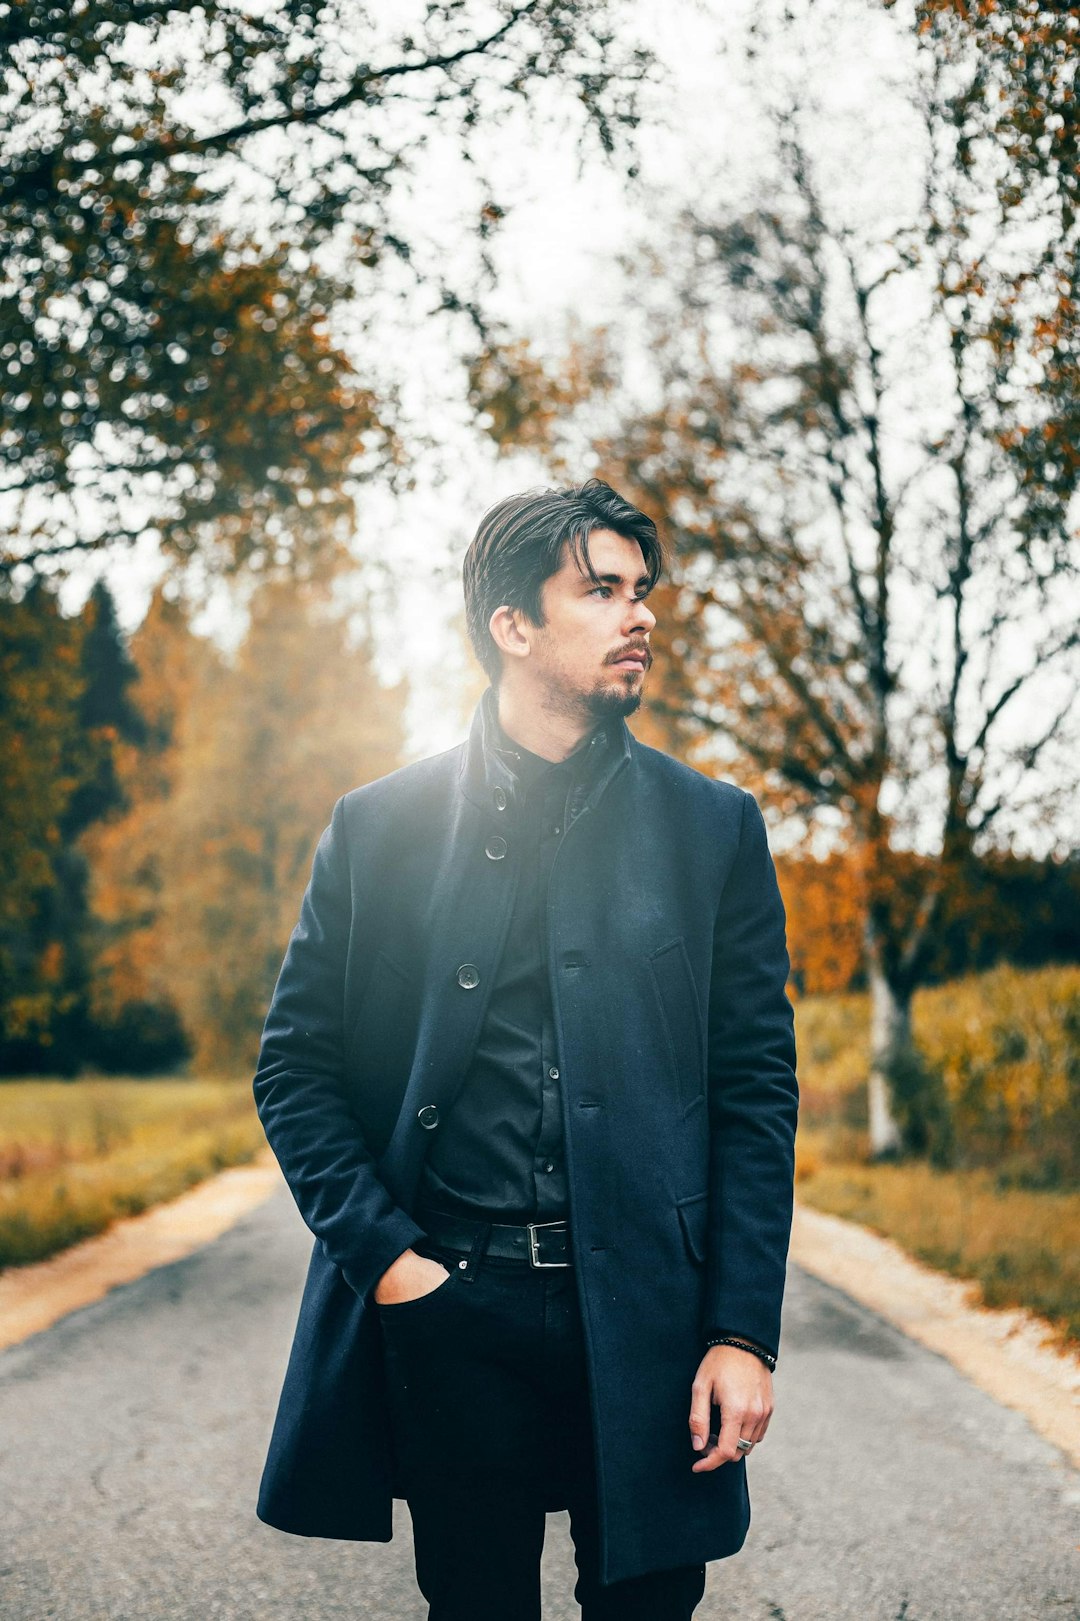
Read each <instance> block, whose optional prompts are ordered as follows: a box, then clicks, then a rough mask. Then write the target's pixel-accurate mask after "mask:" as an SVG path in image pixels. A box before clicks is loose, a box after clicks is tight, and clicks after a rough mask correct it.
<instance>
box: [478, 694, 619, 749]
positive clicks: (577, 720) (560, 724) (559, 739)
mask: <svg viewBox="0 0 1080 1621" xmlns="http://www.w3.org/2000/svg"><path fill="white" fill-rule="evenodd" d="M496 704H497V707H498V711H499V725H500V726H501V727H502V729H503V731H504V732H505V733H506V735H507V737H510V738H513V740H514V742H515V743H520V744H521V746H522V748H523V749H528V750H529V751H530V753H532V754H539V755H540V756H541V758H542V759H545V760H565V759H566V756H567V755H568V754H570V753H571V752H572V751H573V750H574V749H575V748H576V747H577V745H578V744H579V743H580V742H581V740H582V738H583V737H584V736H585V735H586V734H587V733H588V732H591V731H592V729H593V727H594V726H595V725H596V716H595V715H588V714H567V713H565V712H564V711H563V710H559V709H555V708H553V707H552V706H551V705H550V704H546V703H544V701H543V700H542V699H538V698H537V697H536V696H535V695H534V694H532V693H529V694H526V693H522V692H520V691H515V689H514V688H513V687H512V686H510V685H508V684H507V682H506V681H505V680H504V681H503V684H502V687H501V688H500V689H499V691H498V692H497V694H496Z"/></svg>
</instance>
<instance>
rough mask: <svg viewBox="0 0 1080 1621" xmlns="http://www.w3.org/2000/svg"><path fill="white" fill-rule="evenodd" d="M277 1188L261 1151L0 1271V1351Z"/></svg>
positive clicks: (268, 1157)
mask: <svg viewBox="0 0 1080 1621" xmlns="http://www.w3.org/2000/svg"><path fill="white" fill-rule="evenodd" d="M282 1185H283V1183H282V1177H281V1172H280V1171H279V1169H278V1166H277V1162H276V1160H275V1159H274V1157H273V1155H272V1154H271V1152H270V1150H269V1149H264V1150H263V1152H262V1153H261V1154H260V1155H259V1157H258V1158H257V1159H255V1160H253V1161H252V1163H251V1164H250V1165H234V1166H233V1167H232V1168H231V1169H229V1170H227V1171H221V1172H219V1173H218V1175H217V1176H212V1177H208V1178H207V1180H206V1181H205V1182H200V1183H198V1185H197V1186H196V1187H194V1188H190V1189H189V1190H188V1192H187V1193H182V1194H181V1195H180V1196H179V1198H176V1199H170V1200H168V1202H167V1203H165V1204H159V1205H155V1206H154V1208H153V1209H152V1210H145V1211H143V1212H142V1214H141V1215H138V1216H129V1217H127V1218H126V1219H125V1220H123V1221H117V1222H114V1223H113V1225H112V1226H111V1227H109V1228H108V1229H107V1230H106V1231H105V1232H103V1233H99V1234H98V1235H97V1236H96V1237H94V1238H88V1239H86V1240H84V1242H83V1243H81V1244H74V1245H72V1247H71V1248H70V1249H66V1250H62V1251H61V1253H60V1254H59V1255H54V1256H52V1257H51V1258H50V1259H49V1260H47V1261H38V1262H35V1263H34V1264H33V1265H32V1266H19V1267H10V1268H8V1270H7V1271H5V1272H3V1273H0V1350H6V1349H7V1348H8V1346H11V1345H19V1344H20V1343H21V1342H22V1341H23V1340H26V1339H29V1338H30V1336H31V1334H40V1333H41V1332H42V1330H43V1329H46V1328H51V1326H52V1325H53V1323H56V1322H58V1321H59V1320H60V1318H61V1317H66V1316H67V1315H68V1313H69V1312H73V1311H77V1310H78V1309H79V1308H80V1307H81V1306H89V1305H91V1304H92V1303H93V1302H94V1301H95V1300H100V1299H101V1298H102V1296H103V1295H106V1294H108V1292H109V1290H110V1289H115V1288H116V1287H117V1286H118V1285H119V1284H122V1283H133V1282H134V1281H135V1279H136V1278H141V1277H142V1276H143V1274H144V1273H146V1272H150V1271H153V1269H154V1268H155V1267H159V1266H167V1265H168V1264H169V1262H170V1261H179V1260H181V1259H182V1258H183V1257H184V1256H185V1255H190V1254H191V1253H192V1251H193V1250H197V1249H201V1248H202V1246H203V1245H204V1244H209V1243H210V1242H211V1240H213V1239H215V1238H218V1237H219V1236H220V1235H221V1234H222V1233H224V1232H226V1231H227V1230H228V1229H229V1228H230V1227H232V1226H234V1225H235V1223H236V1222H238V1221H239V1220H240V1218H241V1216H244V1215H246V1214H247V1212H248V1211H249V1210H253V1209H254V1208H255V1206H256V1205H259V1204H262V1202H263V1200H264V1199H268V1198H269V1197H270V1195H271V1194H272V1193H273V1192H274V1190H275V1188H278V1187H281V1186H282Z"/></svg>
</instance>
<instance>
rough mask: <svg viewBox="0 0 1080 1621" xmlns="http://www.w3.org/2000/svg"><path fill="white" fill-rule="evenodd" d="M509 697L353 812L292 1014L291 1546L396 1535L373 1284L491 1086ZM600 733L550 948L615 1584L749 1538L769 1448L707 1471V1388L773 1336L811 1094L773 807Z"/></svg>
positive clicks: (336, 823)
mask: <svg viewBox="0 0 1080 1621" xmlns="http://www.w3.org/2000/svg"><path fill="white" fill-rule="evenodd" d="M493 702H494V690H493V689H492V688H491V687H489V688H488V689H487V691H486V692H485V694H484V697H483V699H482V700H481V703H480V704H479V705H478V706H477V709H476V712H475V713H474V716H473V720H472V726H471V730H470V733H469V737H468V739H467V741H466V742H464V743H462V744H459V745H458V746H456V747H455V748H452V749H449V750H447V751H446V752H445V753H442V754H438V755H435V756H433V757H431V758H429V759H426V760H421V761H419V762H418V763H416V764H413V765H409V766H405V767H404V768H402V769H401V770H398V771H395V772H393V773H391V774H390V775H389V776H386V777H382V778H380V779H379V780H378V781H376V782H372V783H368V784H366V785H365V786H363V787H361V788H357V789H354V790H353V791H352V792H350V793H347V794H345V795H344V796H343V797H342V798H341V799H340V800H339V801H338V802H337V804H336V805H335V806H334V810H333V815H332V818H331V821H330V825H329V826H328V827H327V828H326V830H325V831H324V833H323V834H322V837H321V838H320V840H319V844H318V848H317V849H316V852H315V856H314V861H313V864H312V871H311V879H310V883H309V885H308V887H307V890H306V892H305V894H304V897H303V902H302V906H301V911H300V917H299V921H298V923H297V925H296V928H295V929H294V931H293V934H292V938H291V940H290V942H289V946H288V950H287V952H286V955H285V960H284V962H283V964H282V967H281V972H280V975H279V977H278V981H277V986H276V988H275V991H274V995H273V1000H272V1003H271V1006H270V1009H269V1013H268V1015H267V1018H266V1024H265V1028H264V1031H263V1037H262V1047H261V1051H260V1055H259V1062H258V1070H257V1073H256V1075H255V1081H254V1090H255V1097H256V1102H257V1105H258V1110H259V1114H260V1116H261V1119H262V1122H263V1125H264V1127H265V1130H266V1135H267V1138H268V1139H269V1142H270V1144H271V1146H272V1148H273V1150H274V1152H275V1154H276V1156H277V1158H278V1161H279V1162H280V1165H281V1168H282V1170H283V1172H284V1175H285V1178H286V1180H287V1181H288V1183H289V1186H290V1188H291V1189H292V1193H293V1196H294V1197H295V1199H296V1203H297V1205H298V1206H299V1209H300V1211H301V1213H302V1215H303V1217H304V1220H305V1221H306V1222H307V1224H308V1226H309V1227H310V1229H311V1231H312V1232H313V1233H314V1235H315V1240H316V1242H315V1245H314V1250H313V1253H312V1256H311V1262H310V1267H309V1270H308V1275H307V1282H306V1286H305V1289H304V1295H303V1300H302V1304H301V1307H300V1314H299V1320H298V1323H297V1326H296V1332H295V1337H294V1341H293V1347H292V1354H291V1357H290V1360H289V1364H288V1370H287V1372H286V1375H285V1382H284V1388H283V1390H282V1393H281V1399H280V1403H279V1407H278V1413H277V1419H276V1423H275V1425H274V1430H273V1436H272V1439H271V1442H270V1448H269V1455H268V1458H267V1461H266V1467H265V1471H264V1475H263V1481H262V1489H261V1493H260V1496H259V1504H258V1513H259V1516H260V1517H261V1518H262V1519H263V1520H265V1521H266V1522H267V1523H269V1524H270V1525H274V1526H277V1527H278V1528H280V1529H281V1530H284V1531H291V1532H296V1533H299V1534H303V1535H307V1536H316V1537H335V1538H348V1539H360V1540H365V1541H366V1540H370V1541H388V1540H389V1538H390V1535H391V1509H392V1500H393V1497H394V1496H395V1495H397V1496H400V1495H401V1492H400V1488H399V1484H398V1482H397V1480H396V1477H395V1472H394V1465H393V1460H392V1452H391V1447H390V1436H389V1432H388V1428H387V1418H386V1402H385V1394H384V1375H383V1364H382V1342H381V1337H380V1332H379V1322H378V1313H377V1311H376V1310H375V1307H374V1305H373V1291H374V1286H375V1283H376V1282H377V1280H378V1279H379V1277H380V1276H381V1274H382V1273H383V1272H384V1271H385V1270H386V1268H387V1267H388V1266H389V1265H390V1263H391V1261H393V1260H394V1258H395V1257H396V1256H397V1255H398V1254H400V1252H401V1251H402V1250H403V1249H404V1248H405V1247H406V1246H407V1245H409V1244H410V1243H412V1242H413V1241H415V1240H417V1239H419V1238H420V1237H421V1236H422V1229H421V1228H420V1227H419V1226H418V1225H417V1224H416V1222H415V1221H414V1220H413V1219H412V1216H411V1214H410V1211H411V1210H412V1209H413V1208H414V1199H415V1194H416V1188H417V1180H418V1175H419V1172H420V1169H421V1166H422V1163H423V1157H424V1153H425V1150H426V1149H427V1147H428V1144H429V1143H430V1142H431V1141H432V1132H431V1130H429V1129H426V1128H425V1126H424V1125H423V1123H422V1122H421V1121H420V1120H419V1118H418V1116H419V1113H420V1111H421V1110H422V1109H425V1108H426V1106H427V1105H429V1104H434V1105H435V1107H436V1109H437V1111H438V1113H439V1114H440V1115H442V1116H443V1117H445V1114H446V1112H447V1111H448V1110H449V1109H450V1108H451V1107H452V1105H453V1100H454V1096H455V1093H456V1092H457V1090H458V1088H459V1086H460V1085H461V1083H462V1080H463V1078H464V1076H465V1074H466V1071H467V1070H468V1067H469V1062H470V1058H471V1056H472V1052H473V1048H474V1045H475V1043H476V1040H477V1037H478V1034H479V1031H480V1025H481V1021H482V1019H483V1017H484V1010H485V1006H486V1001H487V996H488V993H489V991H490V989H491V986H492V984H493V982H494V979H495V972H496V967H497V964H498V961H499V954H500V950H501V947H502V942H503V939H504V936H505V933H506V928H507V924H508V921H509V918H510V910H511V904H512V902H513V898H514V890H515V886H516V884H517V880H518V871H519V857H520V855H521V851H520V849H519V846H518V842H517V841H516V839H515V836H514V833H515V825H516V820H517V815H518V805H517V803H516V801H515V778H514V777H513V775H512V774H511V773H510V772H509V770H508V768H507V767H506V766H505V765H504V763H503V762H502V761H501V760H500V759H499V758H498V757H497V756H492V755H491V754H490V752H489V751H487V750H485V748H484V747H483V726H484V705H485V704H488V705H490V704H492V703H493ZM600 747H601V748H602V749H603V750H606V758H605V759H604V761H603V768H602V769H601V770H600V771H599V772H598V774H597V775H596V777H595V778H592V779H590V787H589V790H588V797H586V798H584V799H583V800H581V801H579V803H578V804H577V805H576V806H575V807H574V809H575V812H576V814H575V816H574V818H573V820H572V822H571V823H570V825H569V826H568V827H567V829H566V831H565V833H564V835H563V839H562V843H561V844H560V846H559V848H558V851H557V853H556V856H555V860H554V864H553V867H552V871H551V880H550V890H549V907H548V930H549V934H548V956H549V971H550V977H551V995H552V1004H553V1013H554V1021H555V1030H556V1035H557V1043H558V1053H559V1060H558V1061H559V1068H560V1072H561V1076H562V1083H561V1084H562V1088H563V1110H564V1125H565V1133H566V1155H567V1173H568V1185H569V1196H570V1210H571V1227H572V1243H573V1257H574V1265H575V1272H574V1277H575V1280H576V1283H577V1287H578V1290H579V1295H580V1301H581V1310H582V1316H583V1322H584V1331H585V1343H586V1347H587V1353H588V1364H589V1379H590V1387H591V1401H592V1412H593V1421H594V1427H595V1436H596V1454H597V1473H598V1489H599V1497H600V1515H601V1579H602V1580H603V1581H606V1582H610V1581H618V1580H621V1579H623V1578H625V1577H630V1576H635V1575H638V1574H641V1573H643V1572H646V1571H649V1570H655V1569H662V1568H664V1567H665V1566H672V1565H685V1564H700V1563H703V1562H705V1561H707V1560H710V1559H718V1558H723V1557H725V1556H726V1555H729V1554H733V1553H735V1552H736V1551H737V1550H738V1549H739V1548H740V1547H741V1546H742V1543H743V1541H744V1539H745V1536H746V1532H747V1527H748V1525H749V1520H750V1502H749V1495H748V1492H747V1480H746V1468H747V1466H746V1461H745V1460H744V1459H738V1460H737V1461H734V1462H731V1463H726V1464H723V1465H722V1466H721V1467H720V1468H718V1469H716V1470H715V1471H713V1472H711V1473H705V1474H693V1473H692V1472H691V1468H690V1465H691V1463H692V1462H693V1461H694V1458H695V1456H696V1454H694V1453H693V1452H692V1451H691V1448H690V1439H689V1428H688V1419H689V1410H690V1399H691V1392H690V1386H691V1381H692V1380H693V1377H694V1374H695V1371H696V1369H697V1367H698V1364H699V1362H700V1360H701V1357H702V1354H703V1344H702V1333H703V1330H704V1329H705V1328H706V1327H709V1326H715V1327H718V1328H720V1329H724V1330H726V1329H730V1330H732V1331H736V1332H739V1333H742V1334H744V1335H746V1336H748V1337H750V1338H752V1339H755V1340H757V1341H759V1342H761V1343H762V1344H764V1345H766V1346H768V1347H769V1348H771V1349H772V1350H774V1351H775V1350H776V1349H778V1346H779V1340H780V1315H781V1303H782V1297H783V1292H784V1278H785V1268H786V1260H787V1251H788V1242H789V1237H790V1229H791V1216H792V1195H793V1181H794V1139H795V1126H796V1115H797V1108H798V1088H797V1084H796V1079H795V1042H794V1032H793V1018H792V1009H791V1004H790V1003H789V1001H788V998H787V995H786V992H785V984H786V980H787V976H788V967H789V963H788V954H787V948H786V942H785V916H784V907H783V903H782V901H781V898H780V892H779V889H778V887H777V881H776V875H775V871H774V868H773V863H772V860H771V857H770V855H769V850H768V846H767V843H766V835H765V824H764V821H763V819H762V816H761V812H760V810H759V808H758V806H757V803H756V801H755V800H754V798H753V796H752V795H751V794H749V793H747V792H745V791H744V790H743V789H741V788H737V787H735V786H733V785H732V784H730V783H725V782H718V781H716V780H714V779H712V778H709V777H706V776H704V775H703V774H701V773H700V772H698V771H695V770H693V769H691V768H690V767H688V766H685V765H683V764H681V763H680V762H678V761H676V760H674V759H672V758H671V756H669V755H667V754H664V753H662V752H661V751H659V750H657V749H653V748H650V747H647V746H646V745H644V744H642V743H640V742H639V741H638V740H637V739H636V738H635V737H634V736H633V734H632V733H631V732H630V730H629V728H628V727H627V725H626V723H625V721H623V720H618V721H617V722H616V723H615V724H614V725H613V726H611V727H609V728H607V729H606V741H604V742H602V743H601V744H600ZM496 835H498V836H499V837H498V838H495V837H494V836H496ZM503 840H505V844H506V849H505V853H504V854H493V852H501V849H502V843H501V841H503ZM463 968H465V969H466V970H467V971H466V972H464V973H463V972H462V971H461V970H462V969H463ZM425 1119H427V1120H430V1119H431V1114H430V1112H428V1113H426V1114H425ZM437 1129H438V1127H437V1126H436V1127H435V1130H437ZM552 1506H553V1507H555V1506H559V1505H552Z"/></svg>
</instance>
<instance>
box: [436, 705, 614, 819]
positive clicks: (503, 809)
mask: <svg viewBox="0 0 1080 1621" xmlns="http://www.w3.org/2000/svg"><path fill="white" fill-rule="evenodd" d="M632 745H633V736H632V734H631V732H630V728H629V727H628V726H627V724H626V721H625V719H624V718H623V716H622V715H616V716H613V717H612V719H611V720H607V721H602V722H600V723H599V724H598V725H597V726H596V727H595V729H594V730H593V731H592V732H591V733H590V735H589V737H588V738H587V739H586V740H583V742H582V744H581V746H580V748H579V749H575V750H574V752H573V753H572V754H570V755H568V756H567V759H568V760H572V761H575V762H576V769H575V779H576V781H577V783H578V792H579V793H580V795H581V803H582V807H584V806H585V805H587V806H588V807H589V808H590V809H591V808H592V807H593V806H594V805H595V804H596V803H597V801H598V800H599V799H600V797H601V795H602V794H603V792H604V790H605V789H606V788H607V785H608V783H609V782H610V781H611V779H612V778H613V777H614V776H615V775H616V773H617V772H618V771H621V770H622V768H623V766H625V765H627V764H628V763H629V760H630V755H631V749H632ZM515 759H516V752H515V750H514V747H513V743H512V740H511V739H510V738H508V737H507V735H506V733H505V732H504V731H503V728H502V726H501V725H500V724H499V704H498V697H497V694H496V692H495V688H494V687H492V686H489V687H487V688H486V689H485V691H484V692H483V694H482V695H481V698H480V702H479V703H478V704H477V706H476V709H475V710H474V711H473V717H472V723H471V725H470V727H469V737H468V741H467V743H466V745H465V753H464V756H463V758H462V762H461V773H460V779H459V780H460V783H461V791H462V793H463V794H464V795H465V797H466V798H467V799H470V800H471V801H472V802H473V804H474V805H477V806H479V807H480V809H481V810H485V811H490V812H493V813H495V814H496V815H500V816H501V815H505V814H513V812H514V811H515V810H517V809H519V808H520V806H521V803H522V799H523V788H522V784H521V781H520V778H519V775H518V773H517V771H515V769H514V765H515Z"/></svg>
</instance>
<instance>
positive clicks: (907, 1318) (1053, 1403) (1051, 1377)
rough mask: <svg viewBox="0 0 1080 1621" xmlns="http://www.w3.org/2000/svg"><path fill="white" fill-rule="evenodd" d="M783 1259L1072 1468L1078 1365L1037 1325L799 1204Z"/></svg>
mask: <svg viewBox="0 0 1080 1621" xmlns="http://www.w3.org/2000/svg"><path fill="white" fill-rule="evenodd" d="M791 1259H792V1260H793V1261H794V1262H795V1264H796V1265H797V1266H801V1267H802V1268H803V1269H804V1270H805V1271H807V1272H811V1273H813V1275H814V1276H815V1277H818V1278H821V1279H822V1281H823V1282H825V1283H829V1284H832V1285H833V1287H834V1288H837V1289H841V1290H843V1292H844V1293H845V1294H848V1295H851V1296H852V1298H853V1299H855V1300H857V1301H859V1303H860V1304H861V1305H864V1306H868V1307H869V1308H870V1309H871V1310H872V1311H876V1312H877V1313H878V1314H879V1315H880V1316H882V1317H884V1318H885V1319H886V1320H887V1321H888V1322H890V1323H892V1324H893V1325H894V1326H895V1327H897V1328H899V1329H900V1330H901V1332H902V1333H904V1334H906V1335H908V1337H909V1338H910V1339H913V1340H917V1341H918V1342H919V1344H920V1345H925V1346H926V1347H927V1348H928V1349H929V1350H931V1351H936V1352H938V1354H939V1355H941V1356H943V1357H946V1358H947V1359H948V1361H949V1362H951V1363H952V1364H953V1366H954V1367H956V1368H957V1369H959V1371H960V1372H961V1373H963V1374H965V1375H966V1377H967V1378H968V1379H970V1380H971V1382H972V1384H974V1385H977V1386H978V1387H979V1389H980V1390H984V1391H986V1393H987V1394H988V1395H990V1396H993V1397H994V1398H995V1400H997V1401H999V1402H1001V1403H1003V1405H1004V1406H1006V1407H1012V1408H1014V1409H1015V1410H1016V1411H1018V1412H1020V1413H1023V1415H1024V1417H1025V1418H1026V1419H1027V1420H1028V1422H1029V1423H1030V1424H1031V1426H1032V1427H1033V1429H1035V1430H1037V1431H1038V1433H1039V1434H1040V1435H1042V1436H1045V1438H1046V1439H1047V1440H1048V1441H1051V1442H1052V1443H1053V1444H1054V1445H1055V1446H1056V1447H1059V1448H1060V1449H1061V1451H1062V1452H1064V1453H1065V1455H1066V1457H1067V1458H1068V1459H1069V1460H1070V1462H1071V1463H1072V1464H1074V1465H1075V1466H1076V1467H1077V1468H1080V1358H1077V1357H1075V1356H1073V1355H1071V1354H1070V1353H1069V1352H1067V1351H1062V1350H1060V1349H1059V1348H1058V1347H1056V1346H1055V1345H1053V1344H1051V1343H1050V1336H1051V1334H1052V1330H1051V1327H1050V1325H1049V1324H1048V1323H1046V1322H1045V1321H1044V1320H1043V1319H1042V1318H1040V1317H1036V1316H1035V1315H1034V1314H1033V1313H1031V1312H1027V1311H1021V1310H1004V1311H1003V1310H996V1309H994V1310H992V1309H990V1308H989V1307H986V1306H981V1305H979V1304H978V1297H979V1286H978V1284H977V1283H973V1282H970V1281H968V1282H965V1281H964V1280H962V1279H959V1278H951V1277H948V1276H947V1275H946V1274H945V1273H942V1272H935V1271H934V1270H933V1269H932V1268H931V1267H928V1266H924V1265H923V1264H922V1263H921V1262H920V1261H916V1260H914V1259H913V1258H912V1257H911V1256H910V1255H908V1254H906V1253H905V1251H904V1250H902V1249H901V1247H900V1245H899V1244H897V1243H896V1242H895V1241H894V1240H893V1239H891V1238H883V1237H882V1236H881V1235H880V1234H878V1233H875V1232H872V1231H871V1230H870V1229H869V1228H868V1227H861V1226H860V1225H859V1224H858V1223H857V1222H853V1221H847V1220H845V1219H844V1218H843V1217H842V1216H832V1215H828V1214H827V1213H826V1212H825V1211H822V1210H814V1209H811V1208H810V1207H809V1206H808V1205H805V1204H803V1203H801V1202H800V1201H798V1200H796V1204H795V1218H794V1221H793V1223H792V1230H791Z"/></svg>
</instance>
